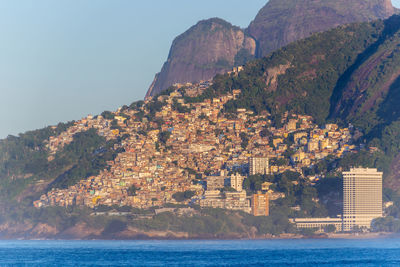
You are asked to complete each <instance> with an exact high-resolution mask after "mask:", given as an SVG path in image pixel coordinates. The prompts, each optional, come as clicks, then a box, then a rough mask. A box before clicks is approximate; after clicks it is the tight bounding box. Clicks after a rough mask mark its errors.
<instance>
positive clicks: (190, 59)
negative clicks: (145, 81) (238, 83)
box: [146, 18, 256, 96]
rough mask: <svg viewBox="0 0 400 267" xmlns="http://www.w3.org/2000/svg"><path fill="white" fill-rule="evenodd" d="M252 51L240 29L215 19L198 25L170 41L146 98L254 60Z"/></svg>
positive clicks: (248, 38) (254, 47)
mask: <svg viewBox="0 0 400 267" xmlns="http://www.w3.org/2000/svg"><path fill="white" fill-rule="evenodd" d="M255 51H256V43H255V40H254V39H253V38H251V37H249V36H248V35H246V34H245V33H244V31H243V30H241V29H240V28H238V27H235V26H232V25H231V24H230V23H228V22H226V21H224V20H222V19H218V18H213V19H209V20H203V21H200V22H199V23H197V24H196V25H195V26H193V27H192V28H190V29H189V30H188V31H186V32H185V33H183V34H182V35H180V36H178V37H177V38H176V39H175V40H174V42H173V43H172V47H171V50H170V53H169V56H168V60H167V62H166V63H165V64H164V66H163V68H162V70H161V72H160V73H158V74H157V76H156V78H155V80H154V82H153V84H152V85H151V87H150V89H149V91H148V92H147V95H146V96H152V95H156V94H158V93H159V92H161V91H162V90H164V89H167V88H168V87H169V86H171V85H173V84H174V83H178V82H179V83H185V82H199V81H201V80H209V79H210V78H212V77H214V76H215V75H216V74H217V73H223V72H226V71H229V70H231V69H232V68H233V67H234V66H238V65H242V64H244V62H246V61H248V60H249V59H252V58H254V55H255Z"/></svg>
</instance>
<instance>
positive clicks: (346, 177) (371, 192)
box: [343, 168, 383, 231]
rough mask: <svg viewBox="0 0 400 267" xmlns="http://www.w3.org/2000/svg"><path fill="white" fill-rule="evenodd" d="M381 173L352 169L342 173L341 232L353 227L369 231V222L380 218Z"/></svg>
mask: <svg viewBox="0 0 400 267" xmlns="http://www.w3.org/2000/svg"><path fill="white" fill-rule="evenodd" d="M382 175H383V173H382V172H378V170H377V169H369V168H366V169H364V168H352V169H350V171H349V172H343V230H344V231H351V230H353V228H354V227H355V226H358V227H360V228H366V229H369V228H370V227H371V221H372V220H373V219H375V218H379V217H382Z"/></svg>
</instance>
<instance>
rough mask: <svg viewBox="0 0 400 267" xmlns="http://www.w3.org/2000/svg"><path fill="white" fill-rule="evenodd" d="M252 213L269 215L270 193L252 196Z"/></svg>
mask: <svg viewBox="0 0 400 267" xmlns="http://www.w3.org/2000/svg"><path fill="white" fill-rule="evenodd" d="M251 213H252V214H253V215H254V216H268V215H269V197H268V194H260V193H259V194H254V195H253V196H252V197H251Z"/></svg>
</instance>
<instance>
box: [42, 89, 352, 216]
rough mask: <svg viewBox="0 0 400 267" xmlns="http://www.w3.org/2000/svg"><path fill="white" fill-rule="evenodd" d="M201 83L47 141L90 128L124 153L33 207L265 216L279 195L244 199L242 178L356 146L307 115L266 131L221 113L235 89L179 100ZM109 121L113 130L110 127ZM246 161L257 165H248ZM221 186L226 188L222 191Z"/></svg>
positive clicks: (265, 125) (63, 140) (54, 143)
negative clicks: (190, 207) (183, 207)
mask: <svg viewBox="0 0 400 267" xmlns="http://www.w3.org/2000/svg"><path fill="white" fill-rule="evenodd" d="M201 86H202V87H201ZM206 86H209V83H207V84H200V85H191V86H188V87H185V90H186V92H185V90H177V91H174V92H172V93H170V94H169V95H161V96H158V97H157V99H149V100H146V101H144V105H143V106H141V107H137V108H135V109H126V108H125V109H119V110H118V111H117V112H113V118H112V119H106V118H103V117H102V116H96V117H92V116H88V117H87V118H84V119H82V120H80V121H77V122H76V123H75V124H74V125H73V126H72V127H70V128H69V129H67V130H66V131H65V132H63V133H61V134H60V135H59V136H54V137H51V138H50V139H49V141H48V149H49V151H50V152H51V154H52V155H54V154H55V153H56V152H57V151H58V150H59V149H61V148H62V147H63V146H65V145H66V144H68V143H70V142H71V141H72V140H73V136H74V134H75V133H77V132H82V131H86V130H88V129H90V128H95V129H97V131H98V133H99V135H102V136H105V137H106V138H107V139H112V138H116V137H118V136H120V137H121V136H123V135H126V136H128V138H124V139H123V141H121V143H120V144H118V146H119V147H120V148H123V150H122V151H124V152H121V153H119V154H118V156H117V157H116V159H115V160H114V161H110V162H108V164H109V168H107V169H106V170H103V171H101V173H100V174H99V175H97V176H93V177H88V178H86V179H85V177H82V180H81V181H80V182H79V183H78V184H76V185H74V186H71V187H69V188H67V189H53V190H52V191H50V192H48V193H47V194H45V195H42V196H41V197H40V199H39V200H37V201H35V202H34V205H35V206H36V207H43V206H49V205H58V206H69V205H86V206H89V207H95V206H97V205H121V206H124V205H127V206H134V207H138V208H149V207H152V206H162V205H164V204H165V203H178V201H181V202H180V203H189V202H195V203H197V204H200V205H201V206H203V207H206V206H207V207H219V208H226V209H237V210H243V211H245V212H252V213H253V214H258V215H267V214H268V199H276V198H279V197H283V196H282V194H280V193H278V192H273V191H272V190H270V189H269V185H267V184H266V185H263V191H262V192H260V193H259V194H254V195H253V196H247V193H246V191H245V190H244V189H243V186H242V184H243V181H244V179H246V177H245V175H247V174H255V173H261V174H274V173H281V172H284V171H288V170H289V171H295V172H299V173H301V172H302V168H303V167H307V166H311V165H313V164H314V163H316V162H318V161H319V160H321V159H323V158H325V157H327V156H328V155H334V156H338V157H341V156H342V155H343V154H344V153H347V152H351V151H353V150H356V149H357V148H356V147H355V146H353V145H351V140H352V136H351V133H350V130H349V129H348V128H344V129H341V128H339V127H338V126H337V125H335V124H328V125H325V126H324V127H319V126H318V125H316V124H315V123H313V118H312V117H310V116H305V115H296V114H288V113H286V114H284V116H283V117H282V121H281V122H282V125H283V126H282V127H279V128H276V127H272V126H271V121H270V116H269V114H267V113H265V114H258V115H255V114H253V112H252V111H250V110H246V109H238V110H237V112H236V113H235V114H226V113H223V112H222V110H223V108H224V105H225V104H226V103H227V102H228V101H229V100H232V99H235V98H236V97H237V96H238V95H239V94H240V90H233V92H232V93H229V94H226V95H224V96H221V97H219V98H215V99H206V100H204V101H203V102H199V103H186V102H185V98H184V96H188V94H189V93H188V92H190V94H195V93H196V92H197V93H198V92H200V91H202V90H203V89H204V88H205V87H206ZM200 87H201V88H200ZM154 100H157V101H158V102H160V103H163V106H162V108H161V109H159V110H157V112H155V113H154V114H153V116H154V117H152V118H149V116H146V115H149V114H150V111H149V110H148V108H147V107H148V104H149V103H151V101H154ZM177 106H178V107H183V108H184V110H185V111H184V112H182V109H179V108H177ZM112 124H114V125H118V127H114V129H113V127H111V125H112ZM165 133H167V134H165ZM161 136H164V138H161ZM165 136H167V137H165ZM288 151H291V153H290V154H288ZM252 158H253V159H257V158H258V159H261V162H260V161H259V160H258V161H257V160H256V161H254V162H253V163H252V160H251V159H252ZM263 162H264V163H263ZM252 166H253V167H252ZM254 166H255V167H254ZM254 168H256V169H257V171H254ZM240 173H241V174H242V175H240ZM305 178H309V179H311V180H312V179H316V178H318V177H305ZM226 187H227V188H232V190H223V189H224V188H225V189H226ZM179 192H181V193H184V192H192V194H191V197H190V198H188V199H185V200H183V201H182V200H179V199H177V198H176V193H179Z"/></svg>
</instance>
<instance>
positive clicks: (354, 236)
mask: <svg viewBox="0 0 400 267" xmlns="http://www.w3.org/2000/svg"><path fill="white" fill-rule="evenodd" d="M390 238H400V234H399V233H334V234H321V235H313V236H303V235H296V234H283V235H281V236H276V237H272V236H269V237H255V238H238V237H236V238H235V237H232V236H230V237H229V236H227V237H226V238H210V237H203V238H202V237H193V238H191V237H171V236H169V237H162V236H153V237H150V236H144V235H141V236H138V237H136V238H135V237H131V238H128V237H127V238H124V237H119V238H111V237H110V238H104V237H103V238H101V237H99V238H68V237H61V238H48V237H43V238H26V237H6V238H3V237H0V241H196V240H198V241H204V240H205V241H228V240H232V241H241V240H242V241H251V240H253V241H257V240H259V241H263V240H301V239H308V240H319V239H323V240H339V239H341V240H367V239H390Z"/></svg>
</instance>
